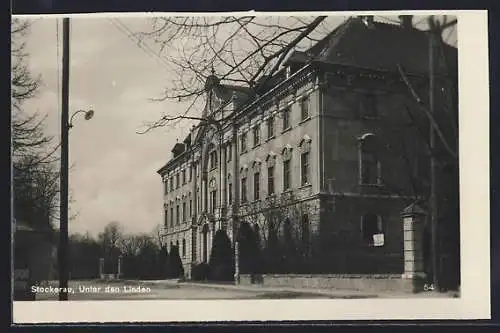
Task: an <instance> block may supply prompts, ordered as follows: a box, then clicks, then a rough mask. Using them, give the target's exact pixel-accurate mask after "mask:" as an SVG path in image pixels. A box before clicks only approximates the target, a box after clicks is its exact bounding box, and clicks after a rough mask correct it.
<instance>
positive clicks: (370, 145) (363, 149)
mask: <svg viewBox="0 0 500 333" xmlns="http://www.w3.org/2000/svg"><path fill="white" fill-rule="evenodd" d="M377 146H378V145H377V140H376V137H375V135H374V134H372V133H368V134H365V135H363V136H361V137H360V138H359V152H358V154H359V182H360V184H362V185H379V184H380V183H381V171H382V168H381V164H380V160H379V158H378V147H377Z"/></svg>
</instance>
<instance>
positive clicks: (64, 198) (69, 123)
mask: <svg viewBox="0 0 500 333" xmlns="http://www.w3.org/2000/svg"><path fill="white" fill-rule="evenodd" d="M62 33H63V36H62V39H63V40H62V45H63V54H62V79H61V83H62V84H61V170H60V177H61V178H60V187H61V190H60V213H59V214H60V224H59V248H58V264H59V288H60V289H59V300H60V301H67V300H68V280H69V265H68V238H69V237H68V199H69V198H68V192H69V186H68V183H69V163H68V160H69V158H68V157H69V145H68V134H69V129H70V128H72V127H73V118H74V117H75V116H76V115H77V114H80V113H84V114H85V116H84V118H85V120H89V119H91V118H92V117H93V116H94V111H93V110H88V111H84V110H78V111H76V112H74V113H73V114H72V115H71V118H70V117H69V54H70V52H69V39H70V21H69V18H67V17H65V18H64V19H63V26H62Z"/></svg>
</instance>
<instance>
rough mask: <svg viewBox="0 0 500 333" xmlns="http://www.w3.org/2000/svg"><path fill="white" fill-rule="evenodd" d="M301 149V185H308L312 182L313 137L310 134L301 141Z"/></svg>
mask: <svg viewBox="0 0 500 333" xmlns="http://www.w3.org/2000/svg"><path fill="white" fill-rule="evenodd" d="M299 150H300V180H301V185H302V186H304V185H308V184H310V183H311V167H310V164H311V157H310V150H311V138H310V137H309V136H308V135H304V137H303V138H302V139H301V140H300V142H299Z"/></svg>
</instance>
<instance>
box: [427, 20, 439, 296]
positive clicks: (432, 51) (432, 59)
mask: <svg viewBox="0 0 500 333" xmlns="http://www.w3.org/2000/svg"><path fill="white" fill-rule="evenodd" d="M429 28H430V29H429V111H430V112H431V113H432V114H433V113H434V109H435V105H434V103H435V99H434V92H435V79H436V78H435V71H436V47H437V46H436V44H437V37H438V35H437V34H438V33H439V31H440V29H439V24H438V22H436V21H435V20H434V17H433V16H430V17H429ZM429 127H430V134H429V136H430V137H429V145H430V151H431V152H430V195H429V209H430V218H431V221H430V222H431V253H432V275H433V281H432V282H433V285H434V290H437V291H439V279H438V271H439V263H438V260H439V255H438V253H437V252H438V234H437V233H438V227H437V224H438V207H437V196H436V190H437V188H436V156H435V153H436V149H435V148H436V142H435V141H436V138H435V135H436V134H435V132H434V127H433V126H432V124H430V125H429Z"/></svg>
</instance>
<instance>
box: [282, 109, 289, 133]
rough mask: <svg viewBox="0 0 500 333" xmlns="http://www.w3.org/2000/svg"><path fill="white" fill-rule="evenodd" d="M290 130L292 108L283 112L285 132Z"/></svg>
mask: <svg viewBox="0 0 500 333" xmlns="http://www.w3.org/2000/svg"><path fill="white" fill-rule="evenodd" d="M289 128H290V107H287V108H285V109H284V110H283V131H285V130H287V129H289Z"/></svg>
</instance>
